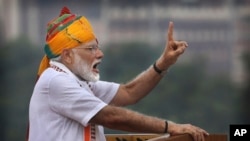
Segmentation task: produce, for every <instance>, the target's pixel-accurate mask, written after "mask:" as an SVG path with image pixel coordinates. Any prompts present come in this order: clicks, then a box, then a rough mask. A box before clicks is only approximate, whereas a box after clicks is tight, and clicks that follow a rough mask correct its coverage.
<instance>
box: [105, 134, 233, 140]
mask: <svg viewBox="0 0 250 141" xmlns="http://www.w3.org/2000/svg"><path fill="white" fill-rule="evenodd" d="M106 140H107V141H193V138H192V137H191V136H190V135H189V134H183V135H176V136H170V135H169V134H164V135H160V134H106ZM205 141H228V139H227V135H226V134H210V135H209V136H207V137H206V138H205Z"/></svg>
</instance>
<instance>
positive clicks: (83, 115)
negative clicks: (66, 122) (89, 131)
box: [49, 75, 107, 126]
mask: <svg viewBox="0 0 250 141" xmlns="http://www.w3.org/2000/svg"><path fill="white" fill-rule="evenodd" d="M49 103H50V106H51V108H52V110H54V111H55V112H57V113H58V114H61V115H63V116H66V117H68V118H71V119H74V120H76V121H78V122H80V123H81V124H82V125H84V126H87V124H88V122H89V120H90V119H91V118H92V117H93V116H94V115H95V114H96V113H98V112H99V111H100V110H101V109H102V108H103V107H105V106H106V105H107V104H106V103H104V102H103V101H101V100H100V99H99V98H97V97H96V96H94V95H93V94H92V93H90V92H89V91H87V90H86V89H85V88H82V87H80V85H79V84H78V83H77V81H76V80H74V79H73V78H71V77H69V76H67V75H57V76H55V77H54V78H52V79H51V81H50V83H49Z"/></svg>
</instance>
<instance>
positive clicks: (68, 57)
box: [61, 49, 74, 64]
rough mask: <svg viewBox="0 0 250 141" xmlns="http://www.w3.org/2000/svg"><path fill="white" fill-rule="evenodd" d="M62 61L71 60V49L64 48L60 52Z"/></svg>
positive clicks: (69, 62)
mask: <svg viewBox="0 0 250 141" xmlns="http://www.w3.org/2000/svg"><path fill="white" fill-rule="evenodd" d="M61 57H62V61H63V62H64V63H66V64H71V63H72V62H73V57H74V56H73V51H72V50H71V49H64V50H63V51H62V53H61Z"/></svg>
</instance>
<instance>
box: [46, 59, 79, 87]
mask: <svg viewBox="0 0 250 141" xmlns="http://www.w3.org/2000/svg"><path fill="white" fill-rule="evenodd" d="M49 64H50V67H51V68H54V69H55V70H56V71H59V72H64V73H66V74H68V75H70V76H71V77H73V78H74V79H76V80H77V81H79V82H83V81H82V80H80V79H79V78H78V77H77V76H76V75H75V74H74V73H72V72H71V71H70V70H69V69H68V68H67V67H66V66H65V65H64V64H62V63H60V62H56V61H52V60H50V62H49Z"/></svg>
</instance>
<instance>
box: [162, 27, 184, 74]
mask: <svg viewBox="0 0 250 141" xmlns="http://www.w3.org/2000/svg"><path fill="white" fill-rule="evenodd" d="M173 32H174V23H173V22H169V27H168V31H167V35H168V36H167V39H166V40H167V41H166V46H165V49H164V52H163V53H162V55H161V57H160V58H159V60H158V61H157V66H158V67H159V68H161V69H162V70H165V69H167V68H168V67H169V66H171V65H172V64H174V63H175V62H176V61H177V59H178V57H179V56H180V55H181V54H183V53H184V51H185V49H186V48H187V46H188V44H187V42H186V41H177V40H174V37H173Z"/></svg>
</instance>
